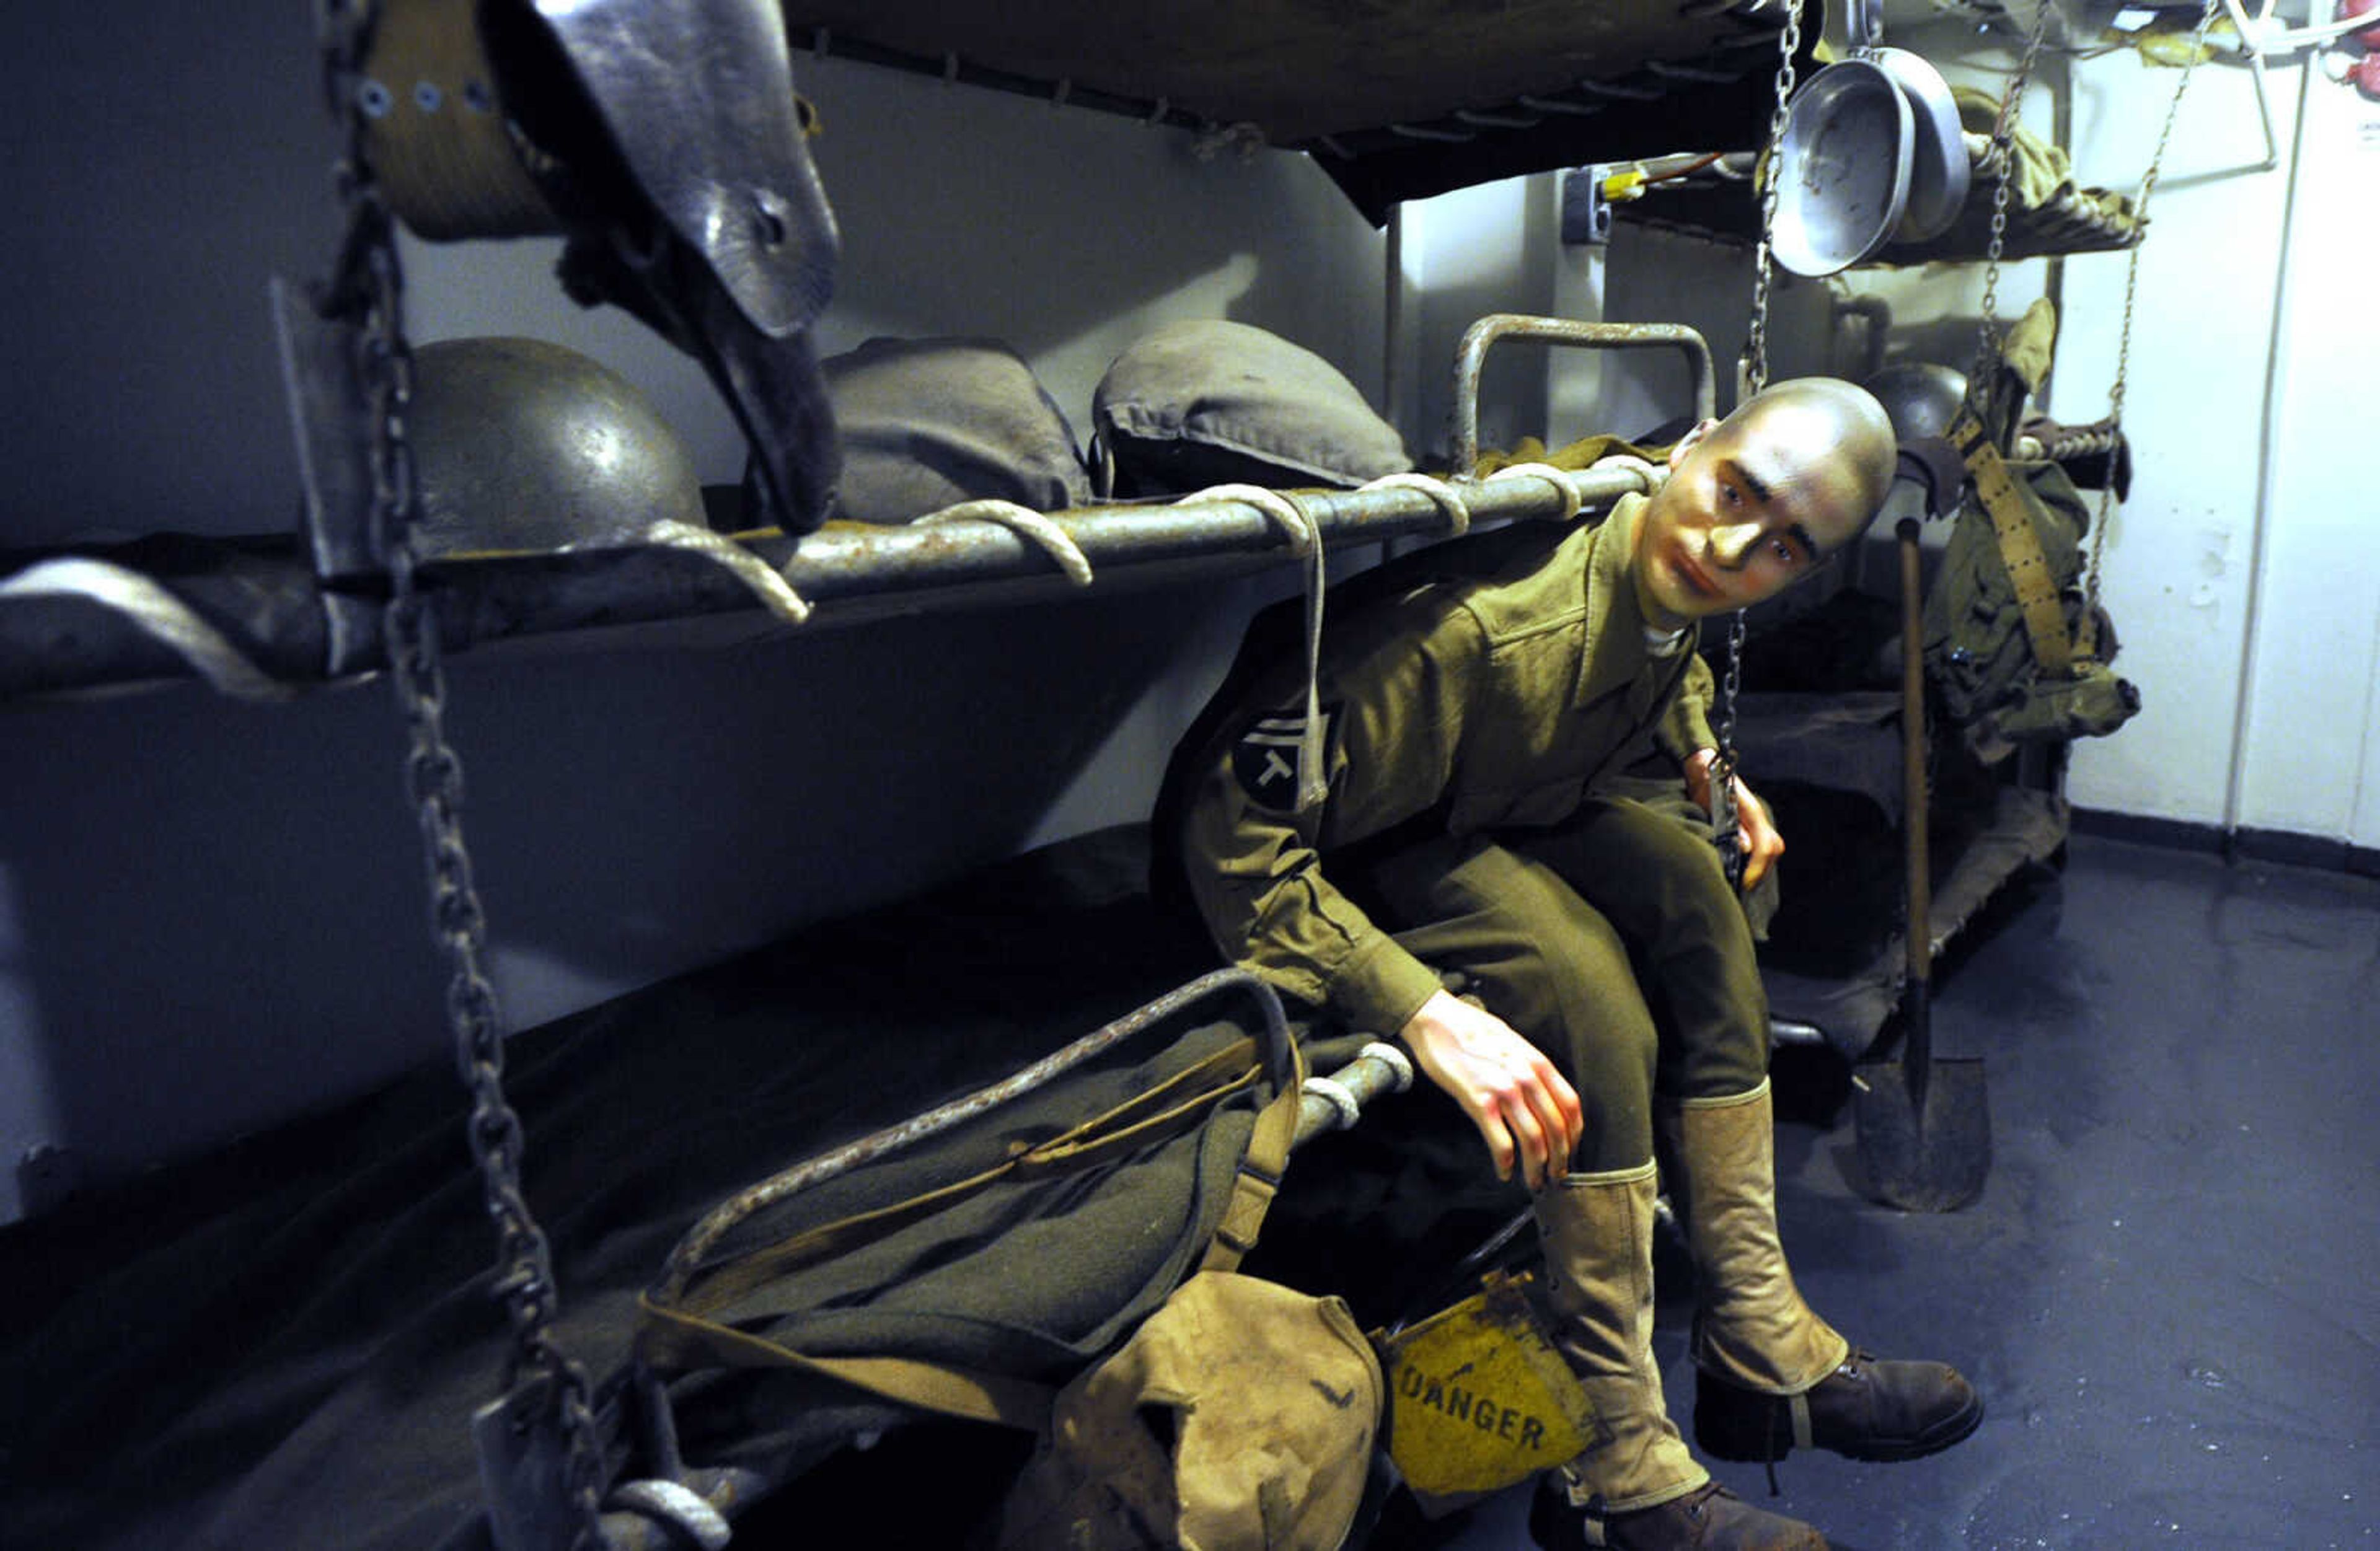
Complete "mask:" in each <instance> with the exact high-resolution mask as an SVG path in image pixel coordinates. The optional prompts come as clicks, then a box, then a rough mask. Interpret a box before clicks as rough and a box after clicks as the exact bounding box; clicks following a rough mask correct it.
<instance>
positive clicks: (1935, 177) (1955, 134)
mask: <svg viewBox="0 0 2380 1551" xmlns="http://www.w3.org/2000/svg"><path fill="white" fill-rule="evenodd" d="M1863 57H1864V58H1867V59H1869V60H1872V61H1874V62H1875V64H1876V67H1877V68H1878V69H1881V70H1882V71H1884V72H1885V74H1887V75H1888V76H1890V77H1891V78H1892V79H1893V83H1894V84H1895V85H1897V86H1899V87H1900V91H1901V94H1902V95H1903V96H1905V97H1907V98H1908V99H1909V107H1910V115H1911V137H1910V142H1909V205H1908V208H1907V209H1906V210H1904V211H1903V212H1901V216H1900V226H1899V227H1898V228H1897V229H1896V230H1895V231H1894V232H1893V234H1892V235H1893V239H1894V240H1895V241H1897V242H1924V241H1925V240H1926V239H1927V238H1928V237H1937V236H1941V235H1942V234H1943V233H1944V232H1946V231H1949V229H1950V225H1951V224H1952V223H1953V222H1955V221H1956V220H1958V218H1959V212H1960V211H1961V209H1963V208H1964V207H1965V205H1966V202H1967V141H1966V138H1965V136H1964V135H1963V134H1962V133H1961V127H1960V124H1959V104H1958V103H1957V101H1956V100H1955V99H1954V98H1952V97H1951V95H1950V83H1949V82H1948V81H1946V80H1944V79H1942V72H1941V71H1939V70H1937V69H1936V68H1935V67H1933V66H1932V65H1931V64H1930V63H1928V62H1927V60H1926V58H1925V55H1921V54H1912V53H1910V52H1909V50H1907V49H1905V48H1881V47H1878V48H1872V49H1869V50H1867V51H1866V52H1865V53H1864V55H1863Z"/></svg>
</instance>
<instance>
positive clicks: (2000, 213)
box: [1967, 0, 2049, 413]
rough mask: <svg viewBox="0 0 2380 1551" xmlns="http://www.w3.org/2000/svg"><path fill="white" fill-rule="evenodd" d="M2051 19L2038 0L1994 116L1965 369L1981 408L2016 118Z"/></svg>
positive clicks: (1995, 326) (1996, 347)
mask: <svg viewBox="0 0 2380 1551" xmlns="http://www.w3.org/2000/svg"><path fill="white" fill-rule="evenodd" d="M2048 23H2049V0H2037V3H2036V4H2035V6H2034V12H2033V30H2032V31H2031V32H2029V33H2027V34H2026V36H2025V40H2024V55H2023V57H2022V59H2020V60H2019V61H2018V63H2017V67H2016V74H2015V75H2014V76H2013V77H2012V78H2010V80H2009V86H2008V92H2007V94H2006V95H2005V96H2003V97H2001V99H2000V111H1999V115H1998V117H1997V118H1995V119H1993V121H1992V164H1993V170H1994V171H1995V172H1996V173H1997V174H1998V181H1997V182H1996V183H1995V184H1994V185H1993V188H1992V238H1991V242H1990V243H1989V245H1988V246H1986V248H1985V250H1984V260H1985V262H1984V301H1983V318H1982V320H1981V321H1980V322H1978V324H1977V325H1976V329H1975V367H1974V370H1973V371H1971V372H1969V373H1968V374H1967V397H1968V399H1969V400H1970V401H1971V402H1973V404H1974V406H1975V407H1976V410H1977V412H1978V413H1980V412H1981V411H1982V410H1983V409H1984V408H1985V406H1987V405H1988V404H1989V403H1990V400H1991V387H1992V384H1993V383H1994V382H1996V381H1997V379H1996V378H1995V377H1994V376H1993V374H1992V373H1993V369H1994V366H1995V365H1996V363H1998V360H1999V357H2000V331H1999V321H1998V317H1997V316H1996V315H1997V314H1998V311H1999V290H2000V256H2001V254H2003V253H2005V252H2006V251H2007V250H2008V210H2009V191H2010V180H2011V179H2012V178H2013V177H2014V176H2015V173H2016V121H2017V116H2018V114H2019V111H2020V109H2021V106H2022V101H2023V98H2024V89H2025V85H2026V83H2027V82H2029V81H2030V80H2031V79H2033V67H2034V62H2035V61H2037V60H2038V59H2039V58H2040V57H2041V41H2042V36H2043V34H2044V33H2045V32H2046V30H2047V28H2048Z"/></svg>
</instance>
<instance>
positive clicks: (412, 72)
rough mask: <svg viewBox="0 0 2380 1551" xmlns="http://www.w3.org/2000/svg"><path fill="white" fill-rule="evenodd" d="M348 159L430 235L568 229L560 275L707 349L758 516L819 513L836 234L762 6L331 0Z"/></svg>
mask: <svg viewBox="0 0 2380 1551" xmlns="http://www.w3.org/2000/svg"><path fill="white" fill-rule="evenodd" d="M334 9H335V10H337V11H339V12H341V13H342V14H345V13H349V12H352V13H355V15H356V18H357V20H356V27H357V30H358V31H359V32H360V34H361V38H362V41H361V44H360V48H359V51H358V58H357V60H356V68H355V78H354V79H355V91H356V94H357V101H356V106H357V108H358V113H359V117H360V119H361V121H362V124H363V131H362V135H361V139H360V142H359V155H360V157H361V158H365V159H369V161H370V164H371V165H372V166H373V167H374V168H375V170H376V171H378V172H379V173H380V174H381V175H382V177H383V180H384V188H385V192H386V195H387V199H388V203H389V206H390V208H391V209H392V210H393V211H394V212H395V213H396V214H397V215H398V216H399V217H400V218H402V219H403V220H404V221H405V222H406V223H407V224H408V225H410V226H412V227H413V228H414V230H415V231H417V232H419V234H421V235H422V236H426V237H429V238H431V239H433V240H449V239H455V238H461V237H473V236H517V235H521V234H525V233H540V232H561V233H564V234H565V236H567V238H568V244H567V247H566V248H565V252H564V256H563V261H562V265H561V274H562V280H563V284H564V286H565V289H567V290H568V291H569V292H570V294H571V295H572V297H574V298H576V299H577V300H578V301H580V302H582V303H585V304H587V305H590V306H591V305H594V304H595V303H598V302H604V301H609V302H613V303H616V304H618V305H619V306H620V307H622V308H624V309H626V310H627V311H629V312H630V313H633V314H634V315H635V316H637V318H638V319H640V320H642V321H644V322H646V323H647V324H649V325H650V326H651V327H652V328H653V329H654V330H655V331H656V332H657V333H661V334H662V336H663V337H664V338H666V339H668V340H669V341H670V342H671V343H673V344H674V345H678V346H679V347H680V348H682V349H684V350H685V351H686V352H687V353H688V354H689V355H691V356H693V357H695V358H696V359H697V360H698V361H699V362H700V363H701V364H702V367H703V370H705V371H706V372H707V373H708V374H709V375H710V379H711V381H712V382H713V384H714V385H715V386H716V387H717V388H718V389H719V391H720V394H721V396H722V398H723V399H724V400H725V401H726V403H727V406H728V408H729V409H730V410H731V411H733V413H734V414H735V418H736V421H737V423H738V424H739V425H740V426H741V427H742V428H743V430H744V433H745V436H746V438H747V441H748V442H749V443H750V446H751V448H752V452H753V459H752V480H751V482H752V484H753V485H754V487H755V488H756V491H757V493H758V494H759V497H760V498H761V500H762V502H763V503H764V506H763V510H765V512H766V513H767V515H768V518H769V520H770V521H771V522H773V523H775V524H776V525H778V526H779V527H782V528H783V530H784V531H785V532H786V533H787V534H790V535H794V536H796V537H798V536H799V535H801V534H804V533H807V532H809V531H810V530H811V529H813V528H815V527H818V526H819V525H820V523H821V522H822V521H824V520H825V518H826V516H827V515H828V511H829V508H830V506H831V505H832V501H833V494H834V484H835V478H836V475H837V473H838V471H839V468H840V451H839V448H838V444H837V442H836V439H835V435H834V422H833V417H832V411H831V409H830V408H829V406H828V402H827V395H826V386H825V382H824V381H823V379H822V378H821V377H820V371H819V364H818V358H817V356H816V353H815V351H814V349H813V347H812V345H811V340H810V333H809V330H810V325H811V324H812V323H814V322H815V321H817V319H818V316H819V314H820V312H822V311H823V310H824V309H825V307H826V304H827V300H828V297H829V296H830V294H831V293H832V288H833V278H834V268H835V263H836V258H837V252H838V246H839V238H838V236H837V234H836V231H835V224H834V215H833V212H832V210H831V209H830V208H829V206H828V203H827V199H826V192H825V189H824V187H823V186H822V185H821V184H820V180H819V176H818V173H817V169H816V167H815V166H814V165H813V164H812V163H811V161H810V155H809V149H808V146H807V133H808V126H807V123H806V122H805V119H804V113H803V108H802V106H801V104H800V103H799V101H798V99H797V98H796V97H795V93H794V88H793V74H792V66H791V61H790V56H789V55H788V52H787V49H786V44H785V34H784V25H783V18H782V17H781V16H780V15H779V14H778V11H777V8H776V7H775V6H770V5H766V4H763V3H762V0H695V3H691V4H684V5H679V6H666V7H662V6H645V5H642V4H640V3H637V0H596V3H592V4H573V5H565V4H561V3H559V0H504V3H503V4H486V5H477V6H474V5H470V4H467V3H464V0H377V3H374V0H340V4H339V5H337V6H334Z"/></svg>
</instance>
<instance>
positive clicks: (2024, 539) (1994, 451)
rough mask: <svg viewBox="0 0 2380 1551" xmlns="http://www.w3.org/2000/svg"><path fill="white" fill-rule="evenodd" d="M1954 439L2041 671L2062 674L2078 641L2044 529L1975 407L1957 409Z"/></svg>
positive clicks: (2056, 674)
mask: <svg viewBox="0 0 2380 1551" xmlns="http://www.w3.org/2000/svg"><path fill="white" fill-rule="evenodd" d="M1950 440H1951V442H1954V443H1956V444H1957V446H1958V448H1959V453H1960V457H1961V461H1962V462H1964V463H1965V464H1966V466H1967V472H1968V475H1969V476H1970V477H1971V478H1972V479H1973V480H1974V482H1975V499H1976V500H1978V501H1980V502H1982V503H1983V506H1984V510H1985V512H1986V513H1988V514H1989V515H1990V516H1991V519H1992V531H1993V532H1994V533H1995V534H1997V535H1998V538H1999V552H2000V563H2002V564H2004V565H2006V566H2007V567H2008V574H2009V582H2010V585H2011V586H2012V587H2014V588H2016V601H2017V607H2018V608H2019V609H2020V610H2022V612H2023V614H2024V633H2025V635H2026V636H2027V637H2028V638H2030V639H2031V641H2032V642H2033V656H2034V661H2036V662H2038V663H2040V664H2041V671H2042V672H2043V673H2048V674H2051V675H2053V676H2060V677H2062V676H2064V675H2065V674H2067V673H2070V671H2071V669H2072V665H2073V661H2074V646H2073V642H2072V640H2071V639H2070V637H2069V636H2068V635H2067V633H2066V615H2065V612H2064V611H2063V610H2061V609H2060V608H2059V607H2058V583H2057V582H2056V580H2055V579H2054V578H2052V577H2051V576H2050V574H2049V561H2048V558H2047V557H2046V555H2044V554H2043V553H2042V551H2041V535H2040V534H2038V533H2036V532H2034V527H2033V515H2032V513H2031V512H2030V511H2028V510H2027V509H2026V507H2025V503H2024V498H2023V497H2022V496H2021V495H2019V494H2018V493H2017V489H2016V481H2015V480H2014V479H2010V476H2009V471H2008V465H2007V464H2006V463H2005V462H2004V461H2002V459H2001V457H2000V450H1999V448H1998V446H1997V445H1995V444H1994V443H1993V442H1992V439H1991V437H1990V435H1989V434H1988V433H1987V432H1986V431H1985V430H1984V425H1983V422H1982V421H1981V420H1979V419H1977V418H1975V413H1974V411H1973V409H1972V408H1962V409H1961V410H1960V411H1959V417H1958V418H1957V419H1956V420H1954V421H1952V422H1951V425H1950Z"/></svg>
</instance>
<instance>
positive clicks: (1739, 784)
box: [1686, 748, 1785, 893]
mask: <svg viewBox="0 0 2380 1551" xmlns="http://www.w3.org/2000/svg"><path fill="white" fill-rule="evenodd" d="M1717 763H1718V750H1717V749H1715V748H1705V749H1698V750H1696V751H1695V753H1694V757H1693V758H1691V759H1689V760H1687V761H1686V795H1688V796H1689V797H1692V798H1693V799H1694V801H1695V802H1696V803H1697V804H1699V805H1700V806H1701V807H1702V810H1703V811H1704V812H1705V813H1710V812H1711V811H1712V809H1711V767H1712V766H1713V765H1715V764H1717ZM1731 789H1732V790H1733V792H1734V794H1735V819H1736V840H1737V842H1738V843H1739V844H1740V845H1742V846H1743V891H1744V892H1746V893H1750V892H1751V891H1752V889H1753V886H1754V885H1755V884H1756V883H1758V882H1759V881H1760V880H1761V879H1762V878H1766V877H1767V876H1768V869H1769V868H1770V867H1772V866H1776V865H1777V858H1778V857H1779V856H1782V855H1783V854H1785V837H1784V836H1782V835H1780V834H1779V833H1778V832H1777V826H1776V824H1775V823H1774V822H1772V821H1771V820H1770V818H1769V817H1768V805H1767V804H1766V803H1764V802H1762V801H1761V800H1760V799H1759V798H1758V797H1755V796H1754V795H1753V794H1752V788H1751V787H1749V786H1746V785H1745V784H1744V783H1743V777H1742V776H1740V775H1739V776H1737V777H1735V778H1734V780H1733V782H1731Z"/></svg>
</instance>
